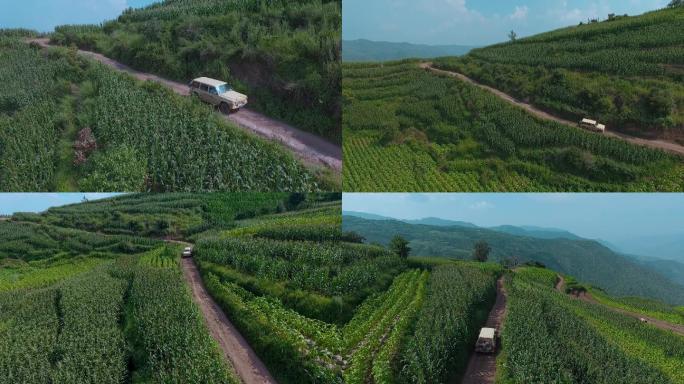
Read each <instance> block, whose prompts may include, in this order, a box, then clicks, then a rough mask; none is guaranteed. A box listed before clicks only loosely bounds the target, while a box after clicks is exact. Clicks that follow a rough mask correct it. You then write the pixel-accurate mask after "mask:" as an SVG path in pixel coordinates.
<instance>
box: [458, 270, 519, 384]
mask: <svg viewBox="0 0 684 384" xmlns="http://www.w3.org/2000/svg"><path fill="white" fill-rule="evenodd" d="M507 297H508V294H507V293H506V288H505V287H504V278H503V276H502V277H500V278H499V280H498V281H497V282H496V302H495V303H494V307H493V308H492V309H491V311H490V312H489V317H488V318H487V324H486V325H485V327H488V328H496V329H497V331H499V332H500V331H501V325H502V324H503V322H504V319H505V318H506V299H507ZM498 350H499V351H500V350H501V348H499V349H498ZM495 378H496V354H491V355H485V354H481V353H477V352H473V353H472V355H471V356H470V360H469V361H468V368H466V372H465V374H464V375H463V380H462V381H461V383H462V384H490V383H492V384H493V383H494V379H495Z"/></svg>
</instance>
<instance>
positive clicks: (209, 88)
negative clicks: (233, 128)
mask: <svg viewBox="0 0 684 384" xmlns="http://www.w3.org/2000/svg"><path fill="white" fill-rule="evenodd" d="M190 94H193V95H197V96H198V97H199V98H200V99H201V100H203V101H205V102H207V103H209V104H211V105H214V106H218V108H219V110H220V111H221V112H222V113H224V114H226V115H227V114H229V113H230V112H237V111H239V110H240V108H242V107H244V106H245V105H247V96H246V95H243V94H242V93H239V92H235V91H233V89H232V88H231V87H230V86H229V85H228V84H227V83H226V82H225V81H220V80H214V79H210V78H208V77H200V78H197V79H195V80H193V81H192V82H190Z"/></svg>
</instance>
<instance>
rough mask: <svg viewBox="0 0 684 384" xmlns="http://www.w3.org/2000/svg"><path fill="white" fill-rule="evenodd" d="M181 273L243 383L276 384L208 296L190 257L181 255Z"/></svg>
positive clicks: (211, 331) (215, 337) (209, 326)
mask: <svg viewBox="0 0 684 384" xmlns="http://www.w3.org/2000/svg"><path fill="white" fill-rule="evenodd" d="M181 266H182V269H183V276H184V277H185V280H186V281H187V283H188V285H189V286H190V288H191V290H192V298H193V300H194V301H195V303H197V305H198V306H199V307H200V310H201V311H202V315H203V316H204V320H205V321H206V324H207V327H208V328H209V332H210V333H211V335H212V336H213V337H214V339H215V340H216V341H217V342H218V343H219V346H220V347H221V350H222V351H223V354H224V356H225V357H226V358H227V359H229V360H230V362H231V363H232V365H233V367H234V368H235V371H236V372H237V374H238V376H239V377H240V379H241V380H242V382H243V383H245V384H275V383H276V381H275V380H274V379H273V377H272V376H271V374H270V373H269V372H268V369H266V366H265V365H264V363H263V362H261V360H260V359H259V357H258V356H257V355H256V353H254V350H252V347H250V346H249V343H247V340H245V338H244V337H242V335H240V332H238V330H237V329H236V328H235V326H233V324H232V323H231V322H230V320H228V317H226V314H225V313H223V310H221V307H219V306H218V304H216V302H215V301H214V300H213V299H212V298H211V296H209V292H207V290H206V288H204V283H202V278H201V277H200V273H199V270H198V269H197V266H196V265H195V261H194V260H193V259H192V258H186V259H181Z"/></svg>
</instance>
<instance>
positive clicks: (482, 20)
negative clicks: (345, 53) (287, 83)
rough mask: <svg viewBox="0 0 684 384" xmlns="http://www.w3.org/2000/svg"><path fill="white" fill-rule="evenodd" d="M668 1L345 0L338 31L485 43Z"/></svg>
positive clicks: (646, 8)
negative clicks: (511, 33)
mask: <svg viewBox="0 0 684 384" xmlns="http://www.w3.org/2000/svg"><path fill="white" fill-rule="evenodd" d="M667 3H669V0H418V1H416V0H371V1H368V0H343V3H342V4H343V10H342V12H343V18H342V25H343V30H342V35H343V38H344V39H346V40H354V39H361V38H365V39H370V40H380V41H392V42H409V43H419V44H459V45H477V46H481V45H488V44H492V43H497V42H501V41H505V40H506V39H507V37H506V36H507V34H508V32H510V31H511V30H515V31H516V33H518V35H519V36H521V37H523V36H528V35H533V34H537V33H539V32H544V31H548V30H552V29H556V28H559V27H565V26H568V25H576V24H578V23H579V22H580V21H586V20H587V18H589V17H592V18H593V17H601V18H606V17H607V15H608V14H609V13H617V14H624V13H627V14H630V15H637V14H641V13H644V12H646V11H650V10H654V9H659V8H663V7H664V6H666V5H667Z"/></svg>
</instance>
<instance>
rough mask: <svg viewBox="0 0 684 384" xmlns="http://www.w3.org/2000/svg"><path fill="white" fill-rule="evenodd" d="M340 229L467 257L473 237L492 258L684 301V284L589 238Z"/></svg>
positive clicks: (372, 224)
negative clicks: (542, 266)
mask: <svg viewBox="0 0 684 384" xmlns="http://www.w3.org/2000/svg"><path fill="white" fill-rule="evenodd" d="M343 228H344V230H345V231H355V232H357V233H359V234H361V235H362V236H364V237H365V238H366V239H367V241H368V242H369V243H375V242H377V243H380V244H388V243H389V241H390V239H391V238H392V237H393V236H395V235H397V234H399V235H401V236H403V237H404V238H406V239H407V240H409V241H410V247H411V248H412V250H413V251H412V253H413V254H414V255H417V256H440V257H455V258H459V259H469V258H470V257H471V255H472V250H473V246H474V244H475V243H476V242H477V241H480V240H485V241H487V243H489V245H490V247H491V248H492V253H491V255H490V256H491V258H492V259H494V260H503V259H506V258H516V259H517V260H518V261H520V262H525V261H538V262H541V263H543V264H545V265H546V266H547V267H549V268H551V269H554V270H557V271H559V272H562V273H566V274H569V275H573V276H576V277H577V278H578V279H580V280H582V281H586V282H588V283H591V284H594V285H596V286H599V287H601V288H603V289H605V290H606V291H607V292H609V293H611V294H613V295H618V296H643V297H653V298H657V299H660V300H663V301H667V302H670V303H673V304H681V303H684V286H681V285H677V284H675V283H673V282H671V281H669V280H668V279H667V278H665V277H664V276H663V275H661V274H659V273H657V272H655V271H654V270H652V269H649V268H647V267H644V266H642V265H639V264H638V263H636V262H634V261H632V260H630V259H628V258H625V257H623V256H621V255H618V254H616V253H615V252H613V251H611V250H609V249H608V248H606V247H604V246H602V245H601V244H599V243H597V242H595V241H591V240H570V239H536V238H531V237H520V236H515V235H510V234H506V233H500V232H496V231H492V230H488V229H483V228H463V227H449V228H444V227H435V226H426V225H411V224H406V223H402V222H399V221H368V220H363V219H360V218H356V217H349V216H345V217H344V218H343Z"/></svg>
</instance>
